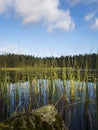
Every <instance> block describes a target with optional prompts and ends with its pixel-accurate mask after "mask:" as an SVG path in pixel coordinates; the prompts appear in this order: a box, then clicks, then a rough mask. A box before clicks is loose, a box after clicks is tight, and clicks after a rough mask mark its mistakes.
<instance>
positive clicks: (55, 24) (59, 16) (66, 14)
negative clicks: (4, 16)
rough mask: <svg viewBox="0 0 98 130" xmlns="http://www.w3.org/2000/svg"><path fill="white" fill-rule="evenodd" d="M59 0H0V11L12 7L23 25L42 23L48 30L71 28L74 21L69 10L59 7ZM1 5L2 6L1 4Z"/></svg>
mask: <svg viewBox="0 0 98 130" xmlns="http://www.w3.org/2000/svg"><path fill="white" fill-rule="evenodd" d="M59 1H60V0H0V10H1V11H0V12H4V11H6V10H7V9H8V7H10V8H11V7H13V9H14V11H15V15H16V16H17V17H21V18H22V23H23V24H24V25H27V24H33V23H36V22H41V23H44V24H45V25H46V26H47V30H48V31H53V30H54V29H63V30H65V31H68V30H72V29H74V27H75V23H74V21H73V19H72V17H71V14H70V11H69V10H63V9H60V8H59V4H60V3H59ZM1 5H3V6H1Z"/></svg>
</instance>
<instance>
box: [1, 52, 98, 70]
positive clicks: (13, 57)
mask: <svg viewBox="0 0 98 130" xmlns="http://www.w3.org/2000/svg"><path fill="white" fill-rule="evenodd" d="M38 66H40V67H61V68H62V67H73V68H77V67H78V68H81V69H84V68H85V67H86V66H87V67H88V69H96V68H98V54H97V53H93V54H85V55H74V56H60V57H53V56H52V57H43V58H42V57H35V56H31V55H18V54H4V55H0V68H6V67H9V68H18V67H38Z"/></svg>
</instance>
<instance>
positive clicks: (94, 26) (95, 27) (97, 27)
mask: <svg viewBox="0 0 98 130" xmlns="http://www.w3.org/2000/svg"><path fill="white" fill-rule="evenodd" d="M91 29H92V30H98V18H96V19H95V22H94V23H93V24H92V25H91Z"/></svg>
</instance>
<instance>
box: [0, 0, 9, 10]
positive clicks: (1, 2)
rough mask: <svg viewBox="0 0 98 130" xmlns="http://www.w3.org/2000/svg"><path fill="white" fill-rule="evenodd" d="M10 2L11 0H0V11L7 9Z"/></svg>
mask: <svg viewBox="0 0 98 130" xmlns="http://www.w3.org/2000/svg"><path fill="white" fill-rule="evenodd" d="M11 4H12V0H0V13H4V12H6V11H8V8H9V7H10V5H11Z"/></svg>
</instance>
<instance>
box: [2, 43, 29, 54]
mask: <svg viewBox="0 0 98 130" xmlns="http://www.w3.org/2000/svg"><path fill="white" fill-rule="evenodd" d="M9 53H11V54H27V51H26V49H24V48H20V47H18V46H17V45H15V44H9V45H6V46H3V47H1V48H0V54H9Z"/></svg>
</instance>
